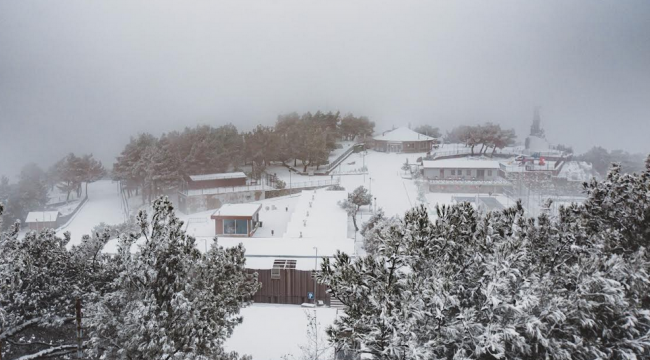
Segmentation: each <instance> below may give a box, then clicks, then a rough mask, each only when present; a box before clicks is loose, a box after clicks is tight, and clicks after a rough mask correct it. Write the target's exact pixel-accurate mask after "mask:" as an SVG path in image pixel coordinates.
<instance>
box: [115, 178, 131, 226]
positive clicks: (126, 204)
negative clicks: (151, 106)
mask: <svg viewBox="0 0 650 360" xmlns="http://www.w3.org/2000/svg"><path fill="white" fill-rule="evenodd" d="M118 184H119V188H120V198H121V201H122V210H123V211H124V221H125V222H126V221H129V217H130V216H131V209H130V207H129V201H128V200H127V198H126V192H125V191H124V187H123V186H122V182H121V181H120V182H119V183H118Z"/></svg>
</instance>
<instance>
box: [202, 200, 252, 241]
mask: <svg viewBox="0 0 650 360" xmlns="http://www.w3.org/2000/svg"><path fill="white" fill-rule="evenodd" d="M260 209H262V204H225V205H223V206H222V207H221V208H220V209H219V210H217V211H215V212H214V214H212V216H210V218H211V219H213V220H214V221H215V225H214V226H215V235H217V236H228V237H252V236H253V234H255V231H256V230H257V228H258V227H259V226H260V225H261V222H260V219H259V212H260Z"/></svg>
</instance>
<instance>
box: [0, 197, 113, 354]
mask: <svg viewBox="0 0 650 360" xmlns="http://www.w3.org/2000/svg"><path fill="white" fill-rule="evenodd" d="M0 213H1V209H0ZM18 230H19V226H18V224H15V225H13V226H12V227H11V228H10V230H9V231H7V232H4V233H1V234H0V328H1V329H0V342H2V343H3V347H2V348H3V355H4V356H5V357H10V358H14V357H18V356H26V355H31V354H35V353H40V354H42V355H43V356H45V355H52V354H53V353H56V354H59V355H64V354H66V353H69V352H72V351H74V349H76V345H75V343H74V327H73V326H68V325H67V324H71V323H72V322H73V320H74V311H75V308H74V305H75V300H76V299H82V300H83V301H84V303H85V302H86V301H87V300H90V299H93V298H96V297H97V296H101V292H102V291H103V288H104V285H106V284H108V279H110V278H112V275H107V274H108V273H107V269H106V268H105V267H104V266H94V265H97V262H98V261H101V259H102V258H101V256H99V257H98V254H97V252H96V251H94V250H96V246H91V245H92V244H91V243H90V242H89V241H85V242H84V243H82V244H81V245H80V246H77V247H74V248H73V249H71V250H67V249H66V244H67V243H68V241H69V240H70V236H69V234H68V233H66V234H65V236H64V237H63V238H60V237H57V236H56V234H55V232H54V230H52V229H48V230H44V231H42V232H40V233H36V232H33V231H31V232H28V233H27V234H26V235H25V236H24V238H23V239H19V237H18ZM99 238H101V236H99V235H98V237H97V239H99ZM87 240H88V239H87ZM98 241H101V240H98Z"/></svg>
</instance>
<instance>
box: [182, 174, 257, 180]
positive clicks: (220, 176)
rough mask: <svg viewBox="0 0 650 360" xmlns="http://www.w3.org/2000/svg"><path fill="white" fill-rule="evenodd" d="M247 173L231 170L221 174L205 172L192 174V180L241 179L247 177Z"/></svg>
mask: <svg viewBox="0 0 650 360" xmlns="http://www.w3.org/2000/svg"><path fill="white" fill-rule="evenodd" d="M245 177H246V174H244V173H243V172H230V173H220V174H203V175H190V179H191V180H192V181H206V180H221V179H239V178H245Z"/></svg>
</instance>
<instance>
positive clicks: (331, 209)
mask: <svg viewBox="0 0 650 360" xmlns="http://www.w3.org/2000/svg"><path fill="white" fill-rule="evenodd" d="M346 197H347V192H346V191H328V190H324V189H320V190H306V191H303V192H302V193H301V194H300V197H299V199H298V203H297V204H296V208H295V210H294V212H293V214H292V215H291V220H290V221H289V223H288V224H287V225H286V229H287V231H286V232H285V234H284V237H285V238H314V237H324V236H327V237H331V238H335V239H344V238H346V237H347V224H348V214H347V213H346V212H345V210H343V209H342V208H341V207H340V206H339V205H338V202H339V201H342V200H343V199H345V198H346Z"/></svg>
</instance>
